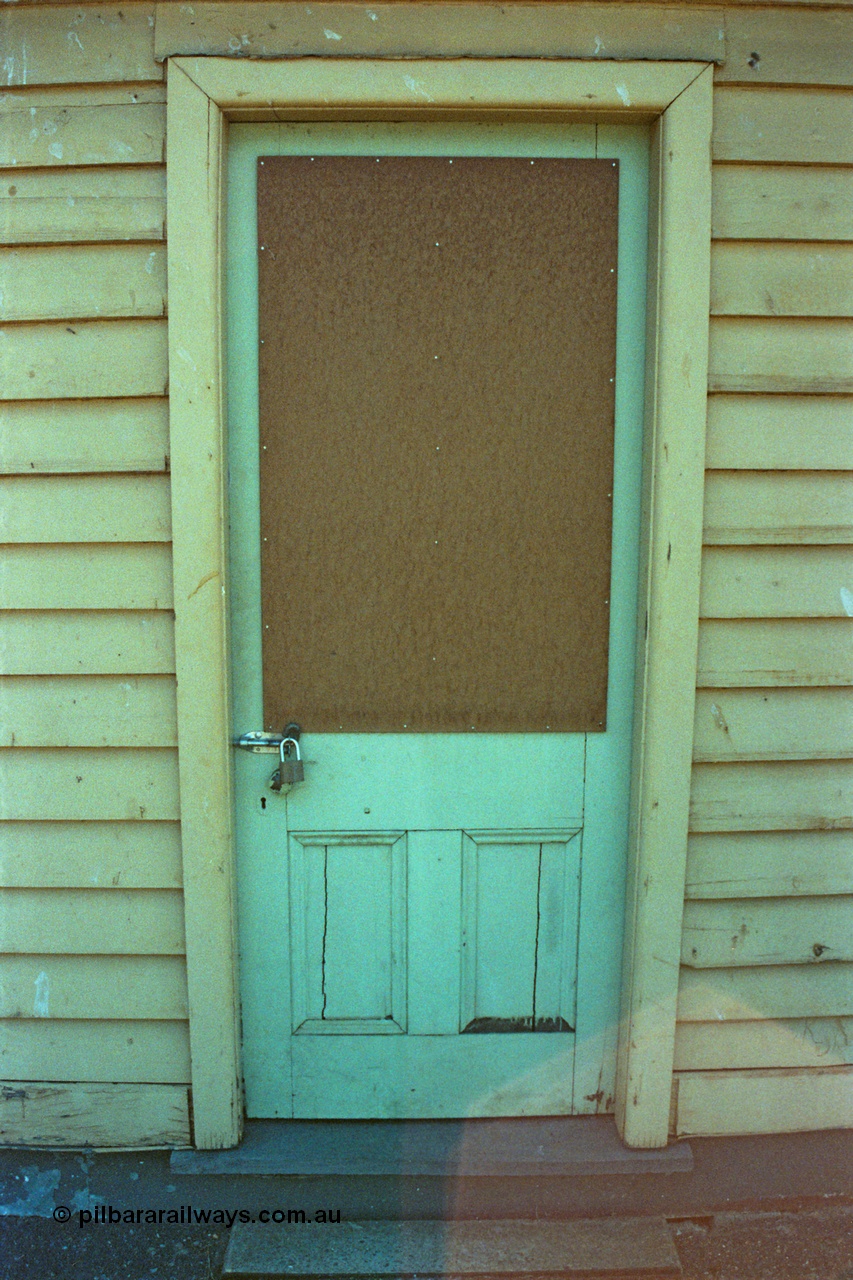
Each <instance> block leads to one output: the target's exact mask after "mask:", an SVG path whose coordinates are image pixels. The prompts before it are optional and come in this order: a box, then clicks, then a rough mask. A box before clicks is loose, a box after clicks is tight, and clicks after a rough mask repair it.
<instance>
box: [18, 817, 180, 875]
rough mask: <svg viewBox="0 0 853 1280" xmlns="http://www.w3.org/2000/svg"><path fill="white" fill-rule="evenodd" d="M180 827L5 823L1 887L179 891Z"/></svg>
mask: <svg viewBox="0 0 853 1280" xmlns="http://www.w3.org/2000/svg"><path fill="white" fill-rule="evenodd" d="M181 883H182V879H181V831H180V826H179V824H178V823H177V822H145V821H139V822H108V821H99V822H85V821H81V822H59V821H56V822H4V823H2V824H0V885H3V886H4V887H6V888H21V889H38V888H40V889H180V887H181Z"/></svg>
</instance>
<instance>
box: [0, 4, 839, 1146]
mask: <svg viewBox="0 0 853 1280" xmlns="http://www.w3.org/2000/svg"><path fill="white" fill-rule="evenodd" d="M374 12H378V13H379V14H380V17H381V21H376V22H372V21H371V22H366V21H365V18H364V13H365V11H364V10H363V9H362V8H361V6H356V5H348V4H320V5H315V6H313V13H312V14H311V15H310V16H309V15H308V14H307V11H306V10H305V9H304V7H302V6H290V5H287V4H275V3H271V2H270V3H258V4H254V5H245V6H240V5H231V4H229V3H227V0H222V2H221V3H214V4H201V5H196V6H194V10H193V12H192V13H190V12H189V11H188V10H187V7H186V6H182V5H179V4H177V3H167V4H162V5H158V6H151V5H146V4H137V3H131V4H128V5H124V6H121V7H120V8H119V7H118V6H114V5H113V6H110V5H83V6H77V5H72V4H57V5H43V4H30V5H26V4H16V5H14V6H13V7H12V6H9V7H7V8H5V10H4V11H3V13H2V14H0V44H2V47H3V50H4V53H3V63H2V74H3V79H4V80H5V81H6V88H4V89H3V90H2V91H0V111H2V120H0V238H2V241H3V244H4V248H3V249H2V253H0V289H2V294H3V301H2V312H3V326H2V335H1V336H0V342H2V346H0V381H2V389H0V394H2V398H3V403H2V405H0V466H2V473H3V474H2V478H0V523H2V542H3V543H4V546H3V549H2V557H3V577H2V593H3V599H2V613H0V669H2V676H1V677H0V806H2V807H1V808H0V815H2V823H0V875H2V884H3V888H2V890H1V891H0V946H2V953H3V954H2V956H0V975H2V981H0V988H2V1007H1V1008H0V1015H2V1022H0V1061H2V1069H0V1075H2V1078H3V1080H4V1081H5V1082H6V1084H5V1085H4V1093H3V1098H4V1101H3V1103H2V1108H0V1117H2V1119H0V1130H2V1133H3V1135H4V1138H5V1140H6V1141H44V1142H45V1143H47V1144H57V1143H62V1142H74V1141H80V1142H83V1141H89V1142H93V1143H94V1144H95V1145H135V1144H146V1143H147V1144H165V1145H174V1144H180V1143H186V1142H188V1141H190V1127H189V1119H188V1116H189V1111H188V1082H189V1080H190V1056H189V1035H188V1009H187V997H186V978H185V972H184V966H183V960H182V955H183V949H184V943H183V917H182V897H181V884H182V879H181V859H180V832H179V818H180V810H179V796H178V786H177V761H176V746H177V742H176V714H175V683H174V637H173V627H172V614H171V607H172V594H171V593H172V582H171V559H170V492H169V437H168V368H167V359H166V332H167V324H168V318H167V310H168V309H167V282H166V274H165V237H166V226H165V167H164V146H165V101H166V90H167V86H166V77H165V63H164V61H163V60H162V59H164V58H167V57H168V56H169V54H171V53H193V54H204V53H211V54H213V53H216V54H220V55H222V54H226V55H227V54H229V53H235V52H240V53H242V54H247V53H248V54H251V53H256V54H260V55H266V56H271V55H275V54H278V55H282V56H293V55H294V54H303V55H304V54H311V55H321V56H322V55H323V54H324V53H326V54H330V53H331V54H334V55H335V56H338V57H340V56H346V55H351V56H355V57H357V56H373V57H375V56H382V55H385V56H395V55H401V54H406V53H409V54H417V55H419V56H430V55H436V56H447V55H448V54H449V55H456V56H460V55H465V54H467V55H469V56H511V55H513V54H516V55H518V56H521V55H524V56H536V55H541V56H548V57H555V56H556V57H590V56H593V55H595V54H596V53H597V55H598V56H605V57H608V56H609V57H615V58H622V57H624V58H627V57H631V58H636V57H648V58H672V59H687V58H689V59H698V60H709V61H711V60H713V61H715V62H716V63H717V67H716V72H715V77H716V91H715V100H714V111H715V128H714V188H713V191H714V214H713V244H712V302H711V312H712V318H711V352H710V357H711V361H710V364H711V368H710V386H709V392H710V394H709V416H708V457H707V464H708V471H707V482H706V492H705V530H706V533H705V541H706V550H705V559H704V566H703V580H702V597H701V600H702V603H701V615H702V617H701V623H700V647H699V682H698V683H699V690H698V693H697V703H696V728H695V741H694V761H695V763H694V786H693V804H692V822H691V826H692V832H691V835H690V841H689V848H688V874H687V895H686V903H685V914H684V928H683V937H682V972H681V984H680V996H679V1022H678V1027H677V1034H676V1060H675V1077H674V1084H675V1088H674V1106H673V1125H674V1128H675V1129H676V1130H677V1131H678V1132H679V1133H713V1132H757V1131H780V1130H784V1129H789V1128H813V1127H835V1126H837V1125H841V1124H844V1123H847V1124H850V1123H853V1073H852V1069H851V1067H850V1066H849V1063H850V1054H851V1049H850V1044H851V1039H853V1035H851V1032H853V980H851V973H853V969H851V962H853V955H852V954H851V944H850V938H851V936H853V929H851V910H850V907H851V897H850V895H851V893H853V884H851V862H852V861H853V856H851V851H852V850H853V815H852V814H851V800H850V797H851V794H853V764H851V758H853V715H851V712H850V685H851V683H853V657H851V639H850V636H851V632H850V627H851V622H850V618H849V612H850V611H853V546H851V543H853V498H851V493H853V485H851V483H850V481H851V477H850V475H849V474H848V472H849V471H850V470H853V430H851V419H852V418H853V415H851V409H853V324H851V316H853V213H851V210H853V141H851V139H853V60H851V56H850V50H851V48H853V8H851V6H849V5H839V6H837V7H836V8H830V9H826V8H822V7H816V6H812V5H809V4H802V5H790V4H787V3H786V4H778V5H761V6H755V7H752V6H748V5H744V4H741V3H733V4H729V5H725V6H705V5H702V4H691V5H690V6H677V5H660V6H655V7H654V8H651V9H650V8H647V7H646V6H644V5H641V4H635V3H626V4H618V3H606V4H601V5H580V4H575V3H566V4H535V5H528V6H518V7H515V6H504V7H503V8H502V10H501V11H500V15H499V14H498V11H497V10H495V9H493V7H492V6H489V5H481V4H462V5H457V6H453V8H452V13H453V18H452V21H451V20H450V17H449V14H448V12H447V7H445V6H443V5H441V4H438V3H437V4H433V5H408V4H405V3H398V4H389V5H387V6H382V5H380V6H377V7H376V8H375V9H374ZM191 19H192V20H191ZM329 31H331V32H332V33H333V36H329V35H328V34H327V32H329ZM235 40H236V41H237V46H236V49H235V46H234V41H235ZM596 42H597V43H598V48H597V47H596ZM22 1092H23V1095H24V1096H23V1097H22V1096H21V1095H22ZM601 1105H602V1106H603V1107H607V1106H608V1100H607V1099H602V1103H601ZM60 1114H62V1115H64V1116H65V1117H66V1118H65V1119H64V1120H57V1116H59V1115H60Z"/></svg>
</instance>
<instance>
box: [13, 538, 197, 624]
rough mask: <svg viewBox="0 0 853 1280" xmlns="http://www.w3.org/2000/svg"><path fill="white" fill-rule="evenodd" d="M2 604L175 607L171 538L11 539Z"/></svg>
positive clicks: (107, 607)
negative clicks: (44, 541)
mask: <svg viewBox="0 0 853 1280" xmlns="http://www.w3.org/2000/svg"><path fill="white" fill-rule="evenodd" d="M0 555H2V558H3V562H4V563H3V568H4V580H3V584H2V590H0V609H28V610H30V609H155V610H156V609H171V607H172V555H171V548H170V546H169V545H168V543H162V542H142V543H136V544H133V543H130V544H128V543H125V544H118V545H116V544H109V543H84V544H69V545H66V546H62V545H38V544H32V543H27V544H23V545H20V546H11V545H7V546H5V547H4V548H3V550H2V552H0Z"/></svg>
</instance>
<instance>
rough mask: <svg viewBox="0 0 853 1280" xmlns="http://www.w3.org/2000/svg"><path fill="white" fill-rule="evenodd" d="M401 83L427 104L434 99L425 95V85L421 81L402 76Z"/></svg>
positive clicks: (412, 77) (427, 94)
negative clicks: (424, 99)
mask: <svg viewBox="0 0 853 1280" xmlns="http://www.w3.org/2000/svg"><path fill="white" fill-rule="evenodd" d="M403 83H404V84H405V86H406V88H407V89H409V90H411V92H412V93H416V94H418V96H419V97H421V98H426V100H427V102H433V101H434V99H433V98H432V97H431V96H430V94H429V93H427V89H426V85H425V84H424V83H423V81H422V80H416V79H415V77H414V76H403Z"/></svg>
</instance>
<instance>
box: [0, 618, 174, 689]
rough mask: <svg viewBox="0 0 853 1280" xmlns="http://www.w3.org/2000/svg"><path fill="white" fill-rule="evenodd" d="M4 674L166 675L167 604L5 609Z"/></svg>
mask: <svg viewBox="0 0 853 1280" xmlns="http://www.w3.org/2000/svg"><path fill="white" fill-rule="evenodd" d="M0 663H2V668H3V671H5V672H6V673H7V674H8V675H21V676H40V675H45V676H49V675H126V676H129V675H166V674H173V673H174V670H175V625H174V621H173V618H172V611H171V609H169V610H166V609H161V610H159V611H155V610H152V609H140V610H134V611H130V610H128V611H125V612H122V611H119V610H117V609H114V610H109V611H106V610H104V611H99V610H94V609H57V610H51V611H48V610H45V611H36V610H28V609H18V610H12V609H8V610H6V611H5V612H3V613H0Z"/></svg>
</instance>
